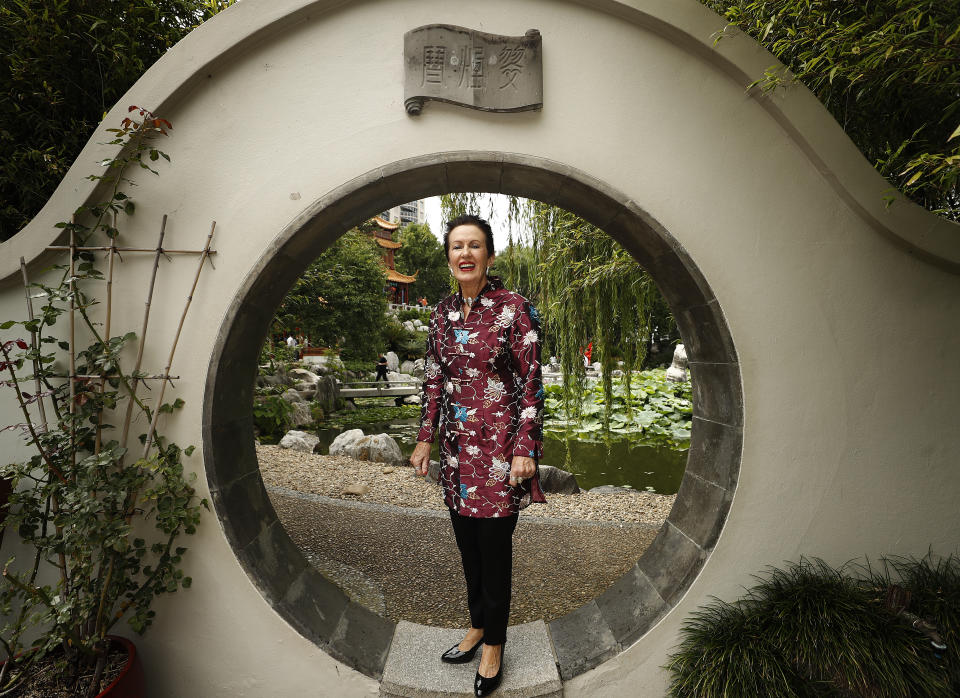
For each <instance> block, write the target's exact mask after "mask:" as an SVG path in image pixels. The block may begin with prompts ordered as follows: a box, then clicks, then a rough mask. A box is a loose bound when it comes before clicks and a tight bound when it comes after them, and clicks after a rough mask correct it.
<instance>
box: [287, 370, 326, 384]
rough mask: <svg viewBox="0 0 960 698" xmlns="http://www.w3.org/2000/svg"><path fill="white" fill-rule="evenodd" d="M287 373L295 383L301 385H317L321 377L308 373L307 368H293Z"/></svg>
mask: <svg viewBox="0 0 960 698" xmlns="http://www.w3.org/2000/svg"><path fill="white" fill-rule="evenodd" d="M287 373H288V374H290V376H291V377H292V378H293V379H294V380H295V381H298V382H300V383H316V382H317V379H318V378H319V377H320V376H318V375H317V374H316V373H314V372H313V371H308V370H307V369H305V368H291V369H290V370H289V371H287Z"/></svg>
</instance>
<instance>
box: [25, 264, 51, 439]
mask: <svg viewBox="0 0 960 698" xmlns="http://www.w3.org/2000/svg"><path fill="white" fill-rule="evenodd" d="M20 274H21V275H22V276H23V292H24V295H26V297H27V318H28V319H29V320H30V322H33V319H34V318H33V299H32V296H31V295H30V280H29V279H28V278H27V262H26V261H25V260H24V258H23V257H21V258H20ZM30 348H31V349H33V352H34V354H36V355H37V356H38V357H39V352H38V351H37V331H36V330H31V331H30ZM33 381H34V386H35V387H36V388H35V389H36V391H37V407H38V408H39V409H40V426H41V427H42V428H43V433H46V432H47V410H46V408H45V407H44V406H43V398H42V397H40V393H41V392H43V388H42V386H41V385H40V359H39V358H34V360H33Z"/></svg>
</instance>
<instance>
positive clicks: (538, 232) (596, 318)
mask: <svg viewBox="0 0 960 698" xmlns="http://www.w3.org/2000/svg"><path fill="white" fill-rule="evenodd" d="M486 200H487V199H486V197H485V195H483V194H476V193H469V194H448V195H446V196H444V197H443V198H442V207H443V213H444V215H445V216H446V217H447V218H448V219H449V218H450V217H453V216H458V215H461V214H463V213H475V214H478V215H484V214H486V215H487V216H488V217H491V214H492V213H493V211H492V207H491V205H490V204H487V208H488V210H487V211H484V210H483V209H484V202H485V201H486ZM506 217H507V220H506V224H507V225H508V227H509V231H510V234H509V242H508V246H507V250H506V252H507V254H505V255H503V256H504V259H503V260H498V261H501V262H503V264H502V265H498V266H500V270H502V273H503V275H504V277H505V278H504V281H505V283H506V285H507V286H508V287H510V288H515V289H519V288H523V289H524V290H525V291H526V295H528V297H529V298H530V300H531V301H532V302H533V303H534V304H535V305H536V306H537V307H538V308H539V310H540V313H541V316H542V318H543V324H544V334H545V339H544V341H545V349H546V350H547V351H548V352H550V353H551V354H553V355H555V356H556V357H557V359H558V361H559V363H560V367H561V369H562V371H563V376H564V385H563V388H564V390H563V393H564V394H563V397H564V405H565V407H566V409H567V410H568V411H570V408H571V407H572V408H573V409H572V411H573V413H574V414H575V415H577V416H579V415H578V413H579V407H580V402H579V400H578V399H575V398H576V397H578V396H579V395H580V390H581V389H582V388H583V382H584V379H585V371H584V364H583V351H584V349H585V348H586V347H587V346H589V345H590V344H591V343H592V344H593V347H594V350H595V351H596V353H597V356H598V360H599V362H600V366H601V369H602V370H601V374H602V380H603V392H604V402H605V403H606V409H605V411H604V427H605V428H606V427H608V426H609V418H610V405H612V404H613V380H612V379H613V375H612V374H613V370H614V369H616V368H617V365H618V364H617V362H618V360H622V361H623V371H624V379H625V388H626V390H627V392H628V396H629V392H630V381H631V371H633V370H636V369H639V368H641V367H642V365H643V361H644V359H645V357H646V353H647V342H648V341H649V339H650V338H651V335H652V331H653V328H654V327H655V326H657V325H659V326H661V327H666V326H672V322H673V320H672V317H671V316H670V314H669V309H668V307H667V305H666V303H665V301H664V300H663V298H662V296H661V295H660V292H659V290H658V289H657V287H656V284H655V283H654V282H653V279H652V278H651V277H650V276H649V274H647V273H646V271H644V270H643V268H642V267H640V265H639V264H637V262H636V260H634V259H633V257H631V256H630V254H629V253H628V252H627V251H626V250H625V249H624V248H623V247H621V246H620V245H619V244H618V243H617V242H616V241H614V240H613V239H612V238H611V237H610V236H609V235H607V234H606V233H605V232H604V231H603V230H601V229H599V228H597V227H596V226H593V225H591V224H590V223H588V222H587V221H585V220H583V219H582V218H580V217H579V216H576V215H575V214H573V213H571V212H569V211H566V210H564V209H561V208H558V207H556V206H552V205H550V204H546V203H543V202H540V201H534V200H530V199H520V198H518V197H510V199H509V204H508V208H507V216H506ZM514 227H517V228H519V230H521V231H525V232H526V233H528V234H529V242H530V246H531V248H532V253H527V254H521V253H519V252H518V249H523V248H522V246H521V244H520V243H521V242H522V240H518V239H516V238H515V237H514V235H513V230H514ZM531 265H532V267H533V269H532V271H533V273H531ZM627 404H628V409H629V404H630V400H629V399H628V400H627Z"/></svg>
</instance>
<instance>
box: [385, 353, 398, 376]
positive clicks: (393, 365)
mask: <svg viewBox="0 0 960 698" xmlns="http://www.w3.org/2000/svg"><path fill="white" fill-rule="evenodd" d="M386 357H387V370H388V371H396V370H399V368H400V357H399V356H397V354H396V352H392V351H388V352H387V353H386Z"/></svg>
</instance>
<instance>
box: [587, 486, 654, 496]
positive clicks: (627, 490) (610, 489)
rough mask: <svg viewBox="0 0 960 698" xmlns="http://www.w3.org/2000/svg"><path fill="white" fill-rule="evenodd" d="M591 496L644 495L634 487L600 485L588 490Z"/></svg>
mask: <svg viewBox="0 0 960 698" xmlns="http://www.w3.org/2000/svg"><path fill="white" fill-rule="evenodd" d="M587 492H589V493H590V494H643V493H642V492H640V491H638V490H635V489H633V488H632V487H617V486H616V485H600V486H599V487H594V488H592V489H589V490H587Z"/></svg>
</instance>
